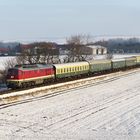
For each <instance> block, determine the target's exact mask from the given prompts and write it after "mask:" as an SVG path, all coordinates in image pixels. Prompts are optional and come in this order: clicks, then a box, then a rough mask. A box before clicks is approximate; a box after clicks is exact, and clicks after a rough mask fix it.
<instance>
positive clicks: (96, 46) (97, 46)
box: [86, 45, 105, 49]
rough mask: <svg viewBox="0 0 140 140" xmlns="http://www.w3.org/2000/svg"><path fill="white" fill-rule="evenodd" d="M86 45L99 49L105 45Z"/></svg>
mask: <svg viewBox="0 0 140 140" xmlns="http://www.w3.org/2000/svg"><path fill="white" fill-rule="evenodd" d="M86 47H89V48H93V49H101V48H104V49H105V47H103V46H100V45H87V46H86Z"/></svg>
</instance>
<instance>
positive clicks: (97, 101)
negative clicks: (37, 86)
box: [0, 73, 140, 140]
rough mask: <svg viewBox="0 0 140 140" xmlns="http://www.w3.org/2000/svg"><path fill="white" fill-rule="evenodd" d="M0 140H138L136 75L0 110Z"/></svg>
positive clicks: (139, 115)
mask: <svg viewBox="0 0 140 140" xmlns="http://www.w3.org/2000/svg"><path fill="white" fill-rule="evenodd" d="M0 108H1V109H0V139H4V140H5V139H8V140H9V139H33V140H34V139H40V140H42V139H44V140H46V139H64V140H65V139H74V140H79V139H80V140H81V139H84V140H95V139H97V140H128V139H131V140H132V139H133V140H134V139H137V140H139V139H140V73H135V74H133V75H127V76H125V77H122V78H118V79H116V80H110V81H108V82H106V83H101V84H97V85H94V86H88V87H86V88H85V87H84V88H77V89H75V90H71V91H67V92H64V93H63V92H62V94H60V95H57V96H54V97H51V98H46V97H42V98H38V99H36V100H34V101H30V102H29V101H28V102H26V103H20V104H19V103H18V104H16V105H13V106H4V107H3V106H1V107H0Z"/></svg>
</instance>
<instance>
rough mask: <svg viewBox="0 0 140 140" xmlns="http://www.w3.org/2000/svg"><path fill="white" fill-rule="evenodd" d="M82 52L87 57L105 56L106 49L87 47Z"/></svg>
mask: <svg viewBox="0 0 140 140" xmlns="http://www.w3.org/2000/svg"><path fill="white" fill-rule="evenodd" d="M83 52H84V53H85V54H88V55H104V54H107V48H105V47H103V46H99V45H87V46H86V47H84V50H83Z"/></svg>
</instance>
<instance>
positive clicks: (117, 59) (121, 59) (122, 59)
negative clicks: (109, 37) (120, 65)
mask: <svg viewBox="0 0 140 140" xmlns="http://www.w3.org/2000/svg"><path fill="white" fill-rule="evenodd" d="M118 61H125V58H114V59H112V62H118Z"/></svg>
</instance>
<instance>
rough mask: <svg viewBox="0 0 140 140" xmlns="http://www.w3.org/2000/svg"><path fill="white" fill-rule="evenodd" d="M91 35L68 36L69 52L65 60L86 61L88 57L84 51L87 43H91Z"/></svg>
mask: <svg viewBox="0 0 140 140" xmlns="http://www.w3.org/2000/svg"><path fill="white" fill-rule="evenodd" d="M89 40H90V36H89V35H75V36H71V37H70V38H68V39H67V40H66V41H67V46H68V54H67V56H66V58H65V60H64V62H75V61H84V60H85V59H86V57H87V54H86V52H85V51H84V50H85V49H84V48H85V47H86V45H87V44H89Z"/></svg>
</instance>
